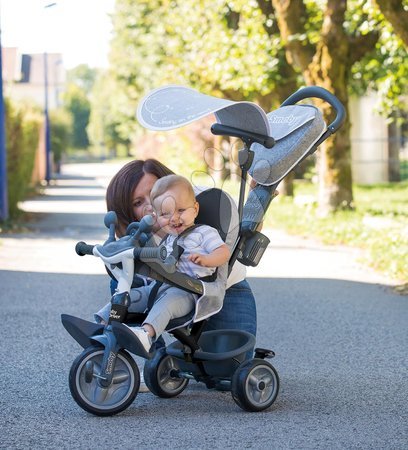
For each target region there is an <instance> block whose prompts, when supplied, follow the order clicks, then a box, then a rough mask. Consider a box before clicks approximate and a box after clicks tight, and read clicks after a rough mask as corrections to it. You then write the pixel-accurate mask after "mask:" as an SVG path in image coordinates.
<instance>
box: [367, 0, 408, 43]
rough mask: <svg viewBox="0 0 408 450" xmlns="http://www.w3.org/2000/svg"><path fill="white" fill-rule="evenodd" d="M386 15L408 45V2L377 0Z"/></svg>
mask: <svg viewBox="0 0 408 450" xmlns="http://www.w3.org/2000/svg"><path fill="white" fill-rule="evenodd" d="M375 1H376V3H377V5H378V6H379V8H380V10H381V12H382V13H383V14H384V17H385V18H386V19H387V20H388V21H389V22H390V24H391V25H392V27H393V28H394V31H395V32H396V33H397V35H398V36H399V37H400V38H401V39H402V41H403V42H404V44H405V47H408V3H407V1H406V0H405V1H401V0H375Z"/></svg>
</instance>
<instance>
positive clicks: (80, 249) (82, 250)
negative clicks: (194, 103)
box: [75, 241, 95, 256]
mask: <svg viewBox="0 0 408 450" xmlns="http://www.w3.org/2000/svg"><path fill="white" fill-rule="evenodd" d="M94 247H95V246H94V245H88V244H86V243H85V242H83V241H80V242H78V243H77V245H76V246H75V251H76V253H77V255H79V256H85V255H93V249H94Z"/></svg>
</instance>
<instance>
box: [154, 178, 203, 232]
mask: <svg viewBox="0 0 408 450" xmlns="http://www.w3.org/2000/svg"><path fill="white" fill-rule="evenodd" d="M153 207H154V210H155V213H156V216H157V223H158V225H159V228H160V229H161V230H162V231H163V232H164V233H166V234H172V235H173V236H177V235H179V234H181V233H182V232H183V231H184V230H186V229H187V228H189V227H191V225H193V224H194V220H195V218H196V217H197V214H198V203H197V202H196V200H195V198H194V197H192V196H191V195H190V193H189V192H188V191H187V190H186V189H183V188H181V187H174V188H172V189H169V190H168V191H167V192H166V193H165V194H163V195H161V196H159V197H157V198H156V199H155V200H154V202H153Z"/></svg>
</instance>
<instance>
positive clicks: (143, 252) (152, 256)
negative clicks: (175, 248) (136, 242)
mask: <svg viewBox="0 0 408 450" xmlns="http://www.w3.org/2000/svg"><path fill="white" fill-rule="evenodd" d="M133 256H134V257H135V259H139V260H140V261H144V262H159V263H160V262H164V261H165V260H166V258H167V250H166V247H165V246H164V245H160V246H159V247H137V248H135V249H134V250H133Z"/></svg>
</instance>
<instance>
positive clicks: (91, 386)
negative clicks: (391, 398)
mask: <svg viewBox="0 0 408 450" xmlns="http://www.w3.org/2000/svg"><path fill="white" fill-rule="evenodd" d="M104 352H105V349H104V348H102V347H97V346H93V347H88V348H86V349H85V350H84V351H83V352H82V353H81V354H80V355H79V356H78V357H77V358H76V359H75V361H74V362H73V364H72V367H71V370H70V373H69V388H70V390H71V394H72V397H73V398H74V400H75V401H76V402H77V403H78V405H79V406H80V407H81V408H82V409H84V410H85V411H87V412H90V413H92V414H95V415H98V416H111V415H114V414H117V413H119V412H121V411H123V410H124V409H126V408H127V407H128V406H129V405H130V404H131V403H132V402H133V400H134V399H135V397H136V395H137V393H138V391H139V385H140V374H139V369H138V367H137V364H136V363H135V361H134V360H133V358H132V357H131V356H130V355H129V353H127V352H126V351H124V350H121V351H120V352H119V353H118V355H117V358H116V361H115V366H114V368H113V378H112V383H111V384H110V385H109V386H107V387H104V386H102V385H101V382H100V378H99V377H100V373H101V367H102V361H103V355H104Z"/></svg>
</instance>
